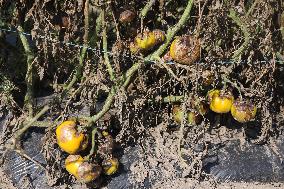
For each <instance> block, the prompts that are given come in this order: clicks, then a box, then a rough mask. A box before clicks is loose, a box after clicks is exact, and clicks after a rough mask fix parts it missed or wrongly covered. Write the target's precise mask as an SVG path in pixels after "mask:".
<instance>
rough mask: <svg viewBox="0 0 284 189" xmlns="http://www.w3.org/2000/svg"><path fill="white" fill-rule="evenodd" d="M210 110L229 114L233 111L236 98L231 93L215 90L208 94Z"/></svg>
mask: <svg viewBox="0 0 284 189" xmlns="http://www.w3.org/2000/svg"><path fill="white" fill-rule="evenodd" d="M208 98H209V103H210V109H211V110H212V111H213V112H216V113H227V112H229V111H230V110H231V107H232V104H233V102H234V96H233V95H232V94H231V92H229V91H224V90H218V89H214V90H211V91H209V92H208Z"/></svg>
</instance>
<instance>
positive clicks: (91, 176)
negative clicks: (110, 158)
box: [65, 155, 102, 183]
mask: <svg viewBox="0 0 284 189" xmlns="http://www.w3.org/2000/svg"><path fill="white" fill-rule="evenodd" d="M65 168H66V170H67V171H68V172H69V173H70V174H72V175H73V176H75V177H76V178H77V179H78V180H79V181H80V182H83V183H88V182H91V181H93V180H95V179H96V178H98V177H99V176H100V173H101V170H102V168H101V167H100V166H99V165H97V164H92V163H89V162H87V161H85V160H84V159H83V158H82V157H81V156H80V155H69V156H68V157H67V159H66V160H65Z"/></svg>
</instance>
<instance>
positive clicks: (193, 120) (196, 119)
mask: <svg viewBox="0 0 284 189" xmlns="http://www.w3.org/2000/svg"><path fill="white" fill-rule="evenodd" d="M183 116H186V119H187V120H186V121H187V123H189V124H192V125H196V124H199V123H200V122H201V121H202V116H201V115H200V114H198V113H196V112H186V113H185V112H183V111H182V108H181V107H180V106H174V108H173V119H174V121H175V122H177V123H178V124H181V122H182V120H183Z"/></svg>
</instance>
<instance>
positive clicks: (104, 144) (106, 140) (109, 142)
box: [97, 131, 114, 157]
mask: <svg viewBox="0 0 284 189" xmlns="http://www.w3.org/2000/svg"><path fill="white" fill-rule="evenodd" d="M102 135H103V137H102V138H101V139H100V140H99V145H98V151H97V152H98V154H99V155H100V156H101V157H107V156H109V155H110V154H111V153H112V151H113V148H114V140H113V138H112V136H111V135H110V134H109V133H108V132H106V131H102Z"/></svg>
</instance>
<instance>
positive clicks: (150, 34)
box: [130, 29, 165, 54]
mask: <svg viewBox="0 0 284 189" xmlns="http://www.w3.org/2000/svg"><path fill="white" fill-rule="evenodd" d="M164 40H165V33H164V32H163V31H162V30H158V29H156V30H153V31H144V32H143V33H140V34H138V35H137V36H136V37H135V39H134V43H130V51H131V52H132V53H133V54H135V53H137V52H139V51H142V52H145V51H147V50H150V49H152V48H153V47H154V46H156V45H158V44H160V43H162V42H163V41H164Z"/></svg>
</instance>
